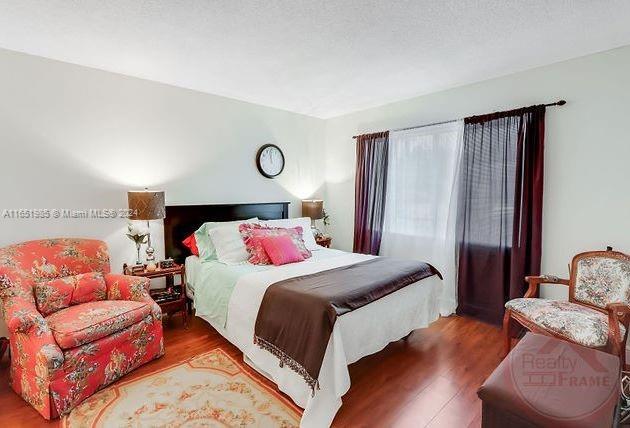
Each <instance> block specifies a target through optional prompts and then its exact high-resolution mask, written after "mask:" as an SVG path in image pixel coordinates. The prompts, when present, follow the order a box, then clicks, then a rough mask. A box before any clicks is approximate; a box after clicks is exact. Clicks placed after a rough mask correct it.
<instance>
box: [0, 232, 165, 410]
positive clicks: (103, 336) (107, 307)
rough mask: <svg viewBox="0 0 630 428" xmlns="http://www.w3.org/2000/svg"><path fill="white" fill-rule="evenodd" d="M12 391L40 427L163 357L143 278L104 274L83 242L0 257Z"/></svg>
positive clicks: (97, 252) (54, 243) (98, 244)
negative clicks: (37, 417)
mask: <svg viewBox="0 0 630 428" xmlns="http://www.w3.org/2000/svg"><path fill="white" fill-rule="evenodd" d="M0 299H1V303H2V305H1V306H2V309H3V313H4V319H5V321H6V324H7V327H8V329H9V340H10V350H11V386H12V387H13V389H14V390H15V392H17V393H18V394H19V395H21V396H22V397H23V398H24V399H25V400H26V401H27V402H28V403H29V404H31V405H32V406H33V407H34V408H35V409H36V410H37V411H38V412H39V413H41V415H42V416H43V417H44V418H46V419H52V418H56V417H58V416H59V415H63V414H67V413H69V412H70V410H72V409H73V408H74V407H75V406H76V405H78V404H79V403H80V402H81V401H83V400H84V399H85V398H87V397H89V396H90V395H92V394H93V393H94V392H96V391H98V390H99V389H101V388H103V387H104V386H106V385H108V384H110V383H112V382H114V381H115V380H116V379H118V378H120V377H121V376H123V375H125V374H126V373H128V372H130V371H132V370H134V369H135V368H136V367H138V366H140V365H142V364H144V363H146V362H148V361H151V360H153V359H155V358H158V357H160V356H161V355H162V354H163V353H164V346H163V340H162V313H161V311H160V307H159V306H158V305H157V304H156V303H155V302H154V301H153V299H151V297H150V296H149V280H148V279H146V278H139V277H132V276H124V275H116V274H111V273H110V266H109V256H108V252H107V246H106V245H105V243H104V242H102V241H97V240H90V239H65V238H64V239H49V240H41V241H30V242H24V243H21V244H16V245H11V246H8V247H5V248H2V249H0Z"/></svg>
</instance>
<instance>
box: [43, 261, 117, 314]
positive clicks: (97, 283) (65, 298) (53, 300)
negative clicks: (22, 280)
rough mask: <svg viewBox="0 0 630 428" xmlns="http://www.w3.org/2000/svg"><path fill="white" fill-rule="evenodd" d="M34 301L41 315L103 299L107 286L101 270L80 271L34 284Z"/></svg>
mask: <svg viewBox="0 0 630 428" xmlns="http://www.w3.org/2000/svg"><path fill="white" fill-rule="evenodd" d="M34 292H35V293H34V294H35V302H36V303H37V309H38V310H39V312H40V313H41V314H42V315H43V316H48V315H50V314H52V313H54V312H57V311H59V310H61V309H64V308H67V307H68V306H71V305H78V304H81V303H87V302H92V301H95V300H105V298H106V296H107V287H106V285H105V278H104V277H103V274H102V273H101V272H90V273H81V274H79V275H72V276H66V277H63V278H58V279H53V280H52V281H44V282H39V283H37V284H35V288H34Z"/></svg>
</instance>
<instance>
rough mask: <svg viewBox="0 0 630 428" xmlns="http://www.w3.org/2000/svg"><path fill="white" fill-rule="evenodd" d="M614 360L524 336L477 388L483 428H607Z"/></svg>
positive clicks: (615, 389) (615, 391) (615, 396)
mask: <svg viewBox="0 0 630 428" xmlns="http://www.w3.org/2000/svg"><path fill="white" fill-rule="evenodd" d="M619 370H620V368H619V358H618V357H617V356H614V355H610V354H606V353H604V352H601V351H596V350H593V349H589V348H585V347H582V346H579V345H575V344H572V343H569V342H565V341H562V340H558V339H555V338H553V337H549V336H543V335H539V334H535V333H527V334H526V335H525V337H524V338H523V339H522V340H521V341H520V342H519V343H518V344H517V345H516V347H514V349H513V350H512V352H510V353H509V354H508V356H507V357H506V358H505V359H504V360H503V361H502V362H501V364H499V366H498V367H497V368H496V369H495V371H494V372H493V373H492V374H491V375H490V377H488V379H487V380H486V381H485V383H484V384H483V385H482V386H481V388H479V391H477V394H478V395H479V398H481V401H482V423H481V425H482V427H484V428H491V427H510V428H518V427H550V426H553V427H572V428H574V427H589V428H591V427H610V426H612V423H613V419H614V414H615V406H616V404H617V402H618V401H619V395H620V389H619V388H620V387H619V379H620V371H619Z"/></svg>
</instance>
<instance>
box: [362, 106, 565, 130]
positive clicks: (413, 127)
mask: <svg viewBox="0 0 630 428" xmlns="http://www.w3.org/2000/svg"><path fill="white" fill-rule="evenodd" d="M566 103H567V102H566V101H565V100H559V101H556V102H555V103H549V104H545V107H553V106H563V105H565V104H566ZM458 120H462V119H451V120H445V121H443V122H433V123H427V124H425V125H417V126H410V127H408V128H398V129H392V130H391V131H390V132H397V131H409V130H410V129H417V128H424V127H426V126H435V125H444V124H445V123H452V122H457V121H458ZM381 132H383V131H381ZM377 133H378V132H377ZM371 134H372V133H371ZM358 137H360V135H353V136H352V138H354V139H355V140H356V139H357V138H358Z"/></svg>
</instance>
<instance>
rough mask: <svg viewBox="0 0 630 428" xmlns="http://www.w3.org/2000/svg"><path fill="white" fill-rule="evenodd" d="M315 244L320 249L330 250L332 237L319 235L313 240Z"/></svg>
mask: <svg viewBox="0 0 630 428" xmlns="http://www.w3.org/2000/svg"><path fill="white" fill-rule="evenodd" d="M315 242H316V243H317V245H321V246H322V247H326V248H330V243H331V242H332V237H330V236H328V235H321V236H317V237H316V238H315Z"/></svg>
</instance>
